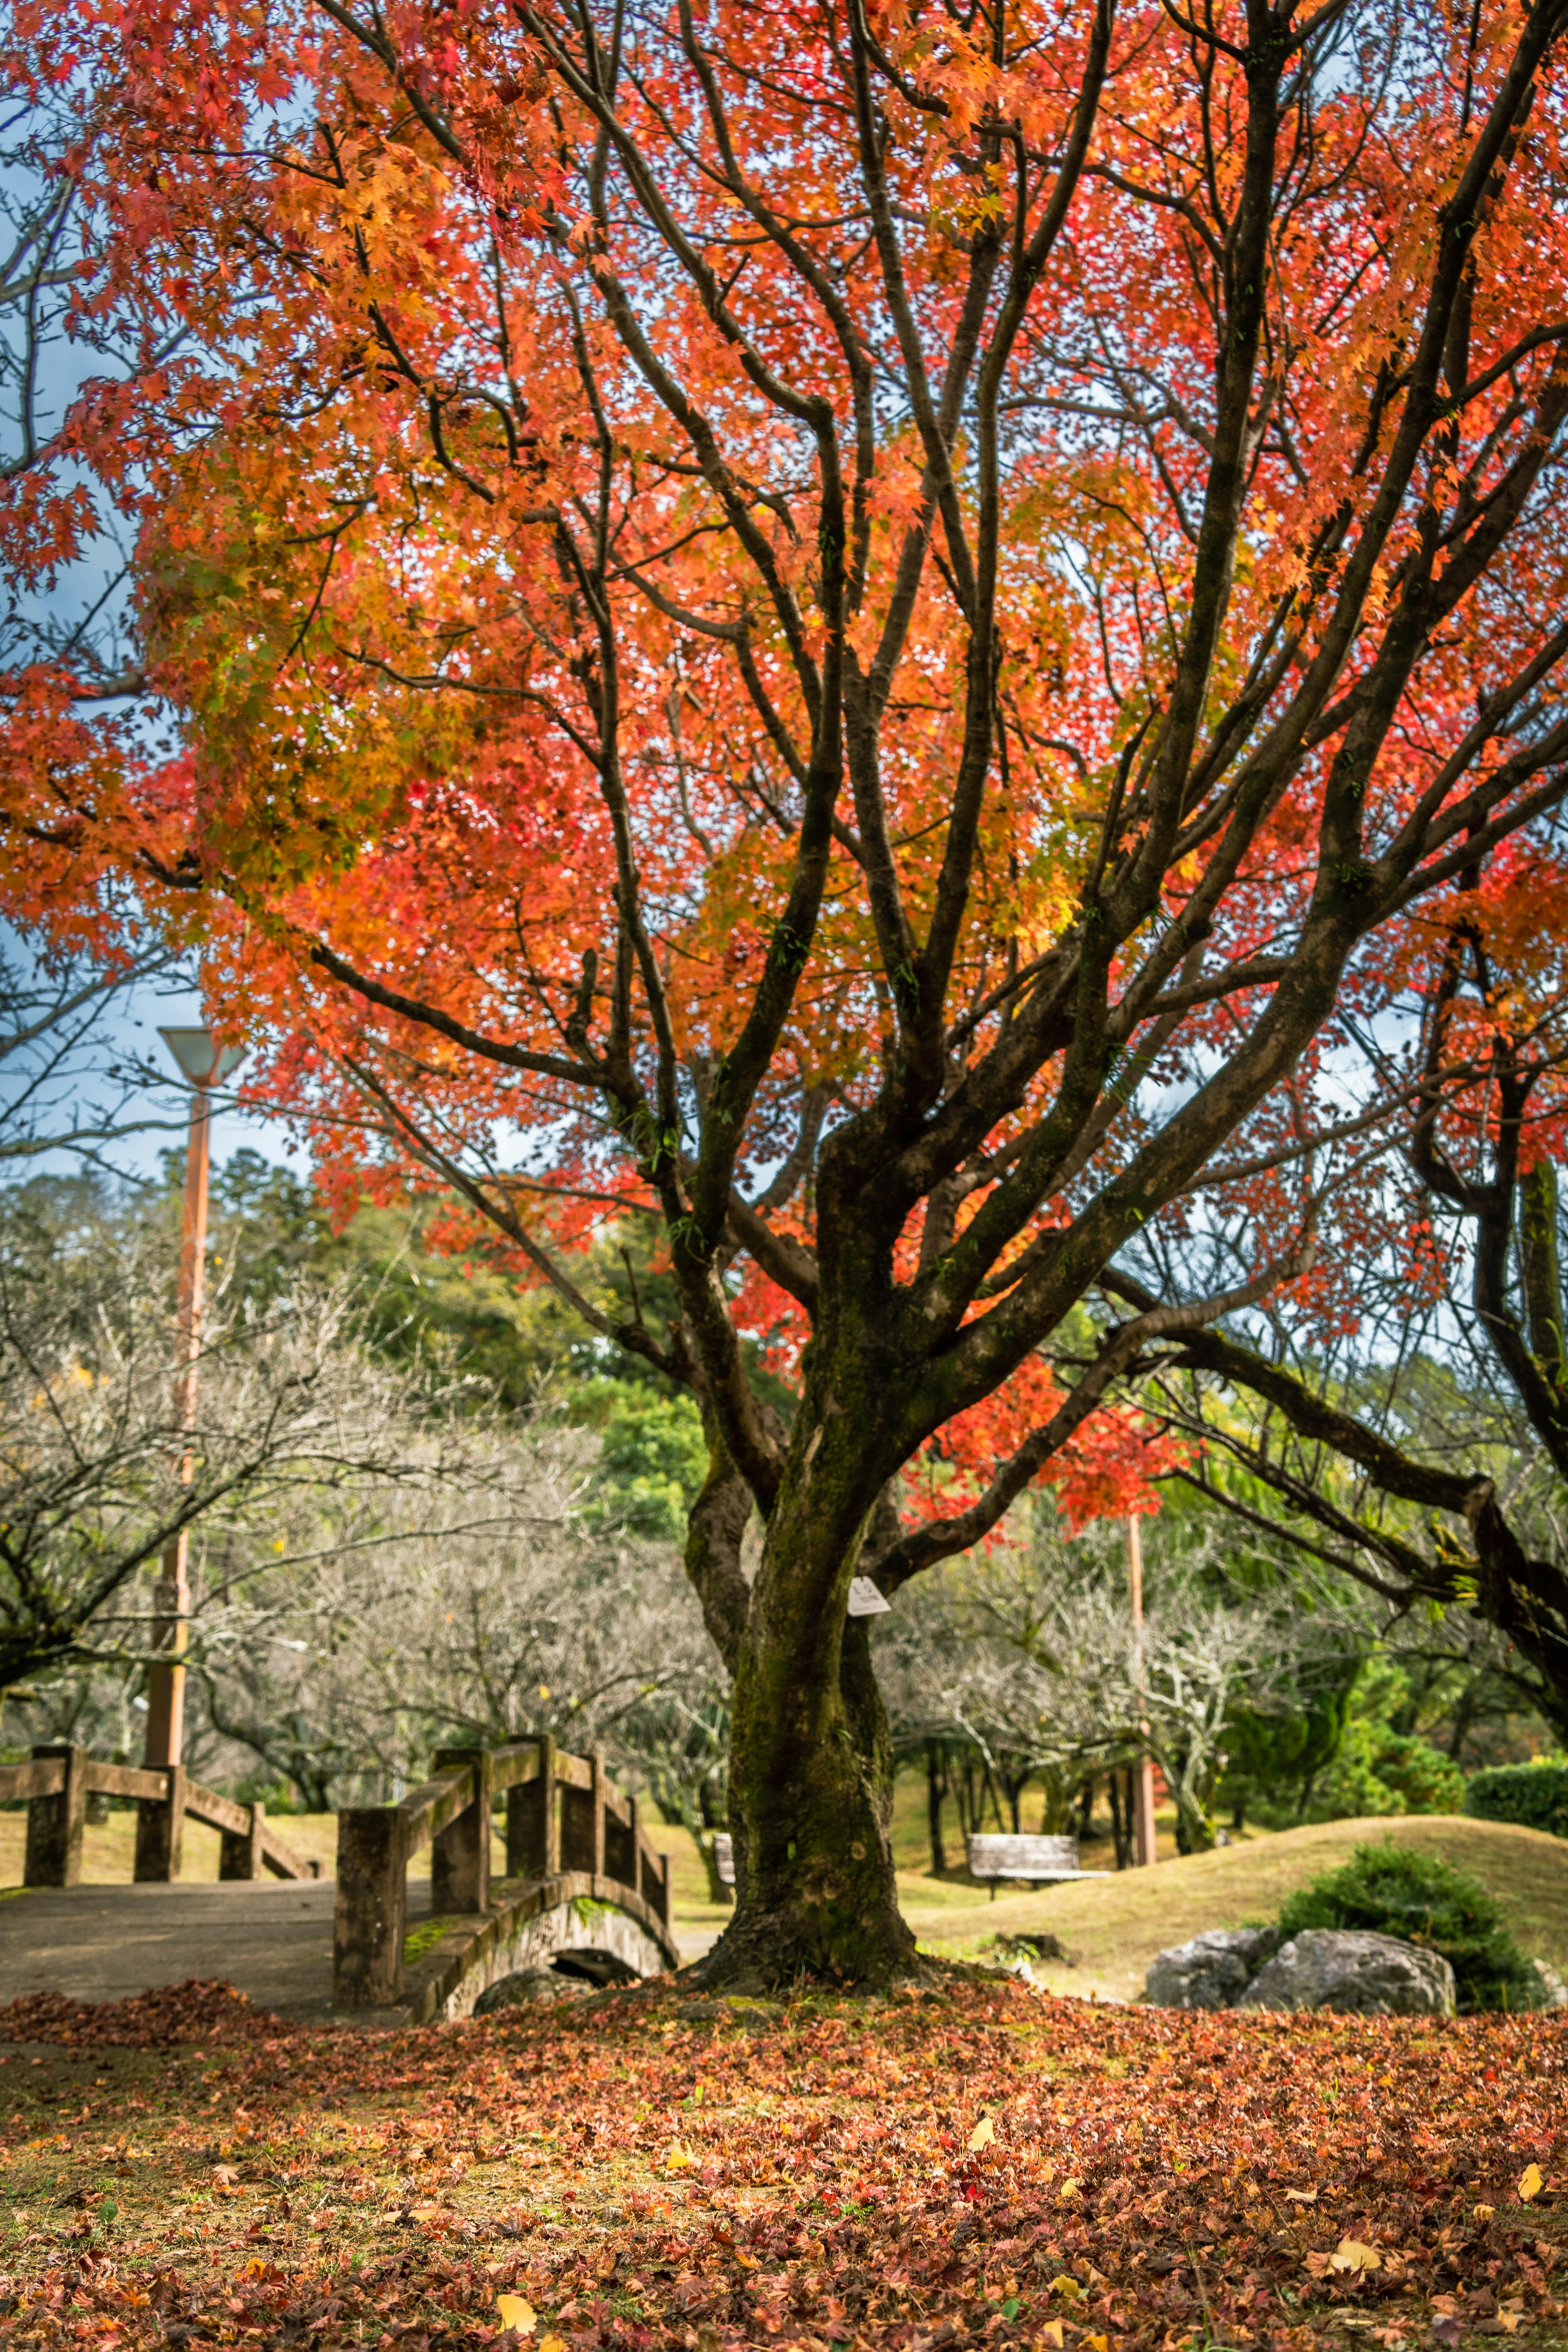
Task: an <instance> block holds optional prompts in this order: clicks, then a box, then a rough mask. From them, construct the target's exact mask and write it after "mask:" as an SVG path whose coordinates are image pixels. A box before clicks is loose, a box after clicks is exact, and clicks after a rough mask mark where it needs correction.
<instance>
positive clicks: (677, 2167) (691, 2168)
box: [664, 2147, 698, 2172]
mask: <svg viewBox="0 0 1568 2352" xmlns="http://www.w3.org/2000/svg"><path fill="white" fill-rule="evenodd" d="M697 2164H698V2159H697V2158H696V2157H694V2156H693V2155H692V2153H691V2150H690V2149H689V2147H671V2148H667V2149H666V2150H665V2157H664V2168H665V2170H666V2172H695V2171H696V2169H697Z"/></svg>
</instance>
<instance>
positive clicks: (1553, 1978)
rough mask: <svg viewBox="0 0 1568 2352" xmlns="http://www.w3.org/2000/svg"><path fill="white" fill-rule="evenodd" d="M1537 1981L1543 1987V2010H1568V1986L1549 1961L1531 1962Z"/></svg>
mask: <svg viewBox="0 0 1568 2352" xmlns="http://www.w3.org/2000/svg"><path fill="white" fill-rule="evenodd" d="M1530 1965H1531V1968H1532V1969H1534V1971H1535V1976H1536V1980H1537V1982H1538V1983H1539V1984H1540V1987H1541V2006H1542V2009H1568V1984H1564V1983H1563V1979H1562V1978H1561V1977H1560V1976H1559V1975H1558V1973H1557V1971H1556V1969H1554V1968H1553V1967H1552V1964H1551V1962H1550V1961H1549V1960H1531V1963H1530Z"/></svg>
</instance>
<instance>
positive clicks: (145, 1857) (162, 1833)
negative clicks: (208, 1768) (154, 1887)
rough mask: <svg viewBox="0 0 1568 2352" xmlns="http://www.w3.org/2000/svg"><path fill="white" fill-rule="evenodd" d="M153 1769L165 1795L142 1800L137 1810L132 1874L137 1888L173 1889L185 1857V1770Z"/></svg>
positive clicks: (179, 1766) (169, 1766)
mask: <svg viewBox="0 0 1568 2352" xmlns="http://www.w3.org/2000/svg"><path fill="white" fill-rule="evenodd" d="M155 1769H157V1770H159V1771H161V1772H162V1773H163V1783H164V1794H163V1797H161V1798H159V1797H143V1798H142V1801H141V1802H140V1803H139V1804H138V1806H137V1808H136V1858H135V1860H134V1862H133V1863H132V1868H131V1874H132V1877H133V1878H134V1879H135V1881H136V1883H137V1885H139V1886H142V1885H149V1884H160V1885H163V1884H168V1885H172V1884H173V1883H174V1880H175V1879H176V1878H178V1876H179V1874H180V1862H181V1858H182V1856H183V1854H184V1844H185V1781H186V1779H187V1777H188V1776H187V1774H186V1771H185V1768H184V1765H183V1764H162V1765H159V1766H157V1767H156V1768H155Z"/></svg>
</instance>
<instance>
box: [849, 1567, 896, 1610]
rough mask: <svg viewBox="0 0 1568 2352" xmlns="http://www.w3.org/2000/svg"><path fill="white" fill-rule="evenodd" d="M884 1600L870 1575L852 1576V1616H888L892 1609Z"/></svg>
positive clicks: (850, 1587)
mask: <svg viewBox="0 0 1568 2352" xmlns="http://www.w3.org/2000/svg"><path fill="white" fill-rule="evenodd" d="M892 1606H893V1604H892V1602H891V1601H884V1600H883V1598H882V1596H881V1594H880V1593H879V1591H878V1590H877V1588H876V1586H875V1585H874V1584H873V1583H872V1581H871V1580H870V1578H869V1577H868V1576H852V1577H851V1578H850V1580H849V1614H850V1615H851V1617H886V1616H887V1615H888V1614H889V1612H890V1611H891V1609H892Z"/></svg>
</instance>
